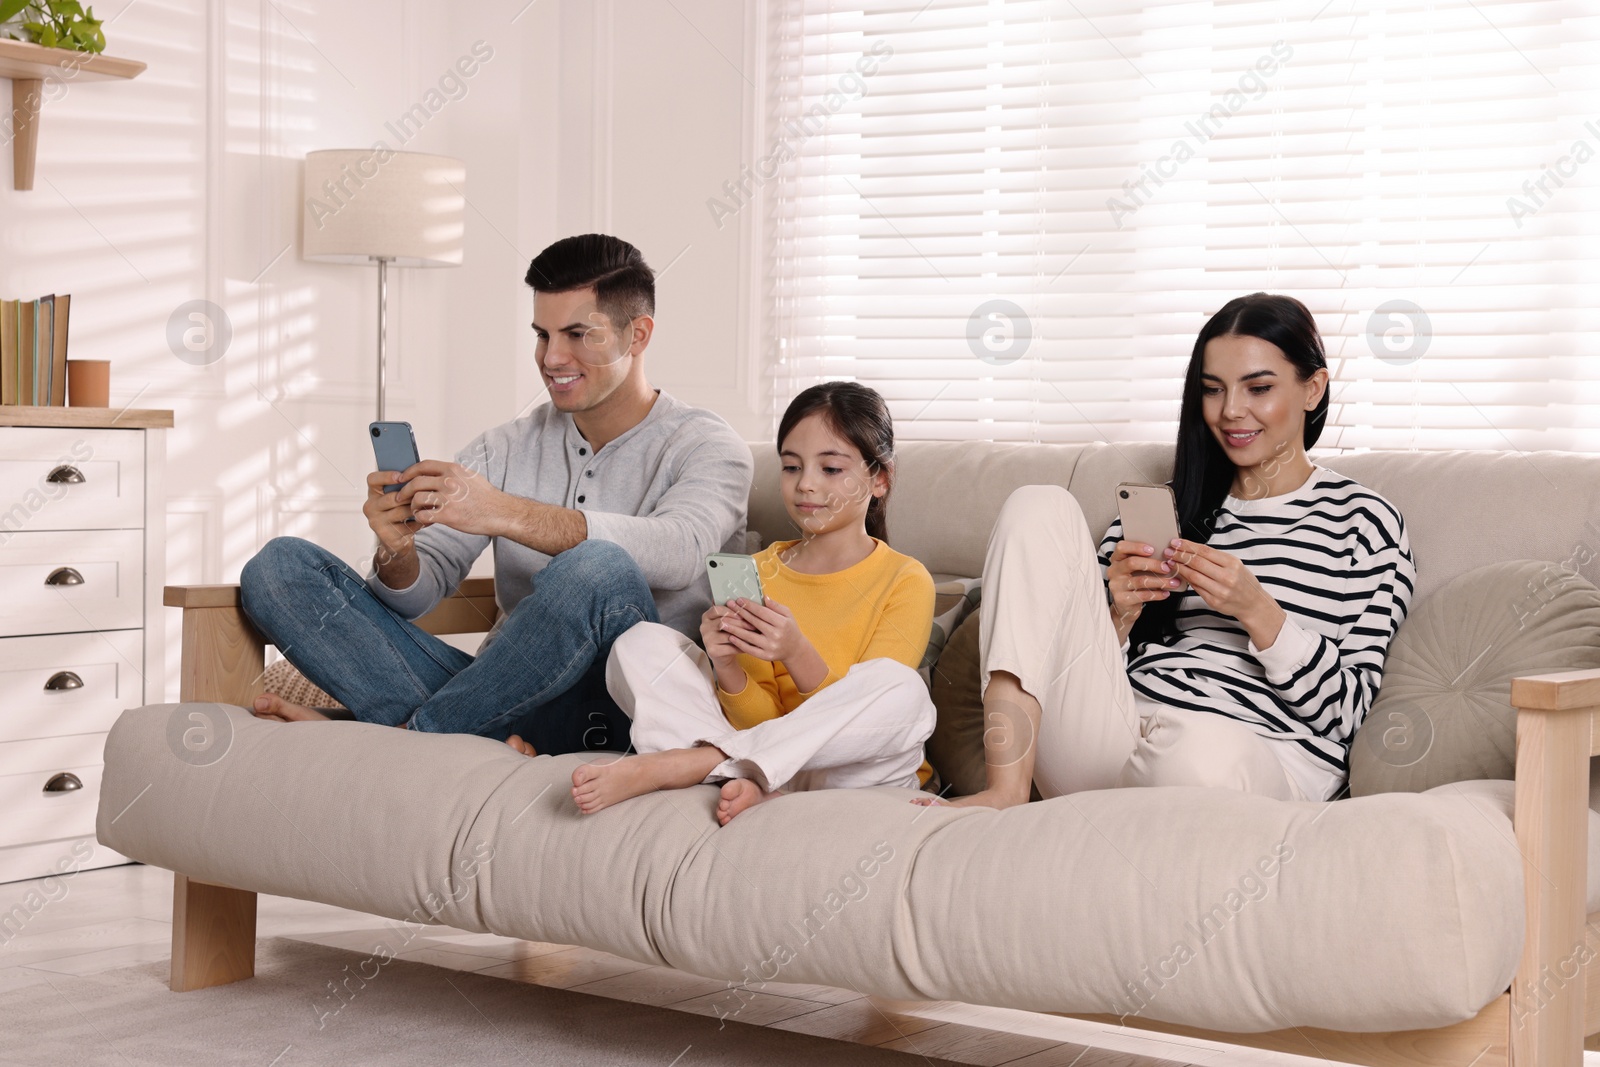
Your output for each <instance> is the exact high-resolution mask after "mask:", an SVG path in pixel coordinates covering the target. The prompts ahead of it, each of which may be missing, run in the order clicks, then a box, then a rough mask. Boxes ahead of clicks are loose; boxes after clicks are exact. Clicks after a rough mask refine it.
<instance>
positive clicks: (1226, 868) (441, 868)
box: [97, 704, 1522, 1031]
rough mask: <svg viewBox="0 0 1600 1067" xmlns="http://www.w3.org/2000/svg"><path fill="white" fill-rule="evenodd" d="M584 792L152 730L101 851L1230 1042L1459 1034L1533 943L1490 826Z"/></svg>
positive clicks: (377, 739) (144, 722)
mask: <svg viewBox="0 0 1600 1067" xmlns="http://www.w3.org/2000/svg"><path fill="white" fill-rule="evenodd" d="M194 715H200V716H201V717H202V719H205V720H206V721H207V722H210V723H213V724H214V727H213V728H214V730H215V732H216V736H217V737H218V738H219V741H218V744H217V746H216V748H215V749H214V750H213V751H211V752H208V753H207V755H206V757H205V758H204V759H195V758H192V756H191V757H190V758H185V757H184V755H182V749H181V741H180V740H178V739H181V738H182V737H183V736H184V730H185V729H186V728H189V727H190V726H191V725H192V724H193V722H194V720H193V719H192V718H191V716H194ZM224 735H225V736H224ZM580 762H581V757H578V756H559V757H540V758H537V759H527V758H524V757H522V756H519V755H517V754H515V753H513V752H512V751H511V750H510V749H508V748H507V747H506V746H504V745H500V744H496V743H494V742H492V741H488V740H485V739H482V738H475V737H461V736H455V737H449V736H437V735H425V734H415V733H411V732H409V731H403V730H394V729H388V728H384V727H379V726H372V725H368V724H363V723H352V722H346V723H337V722H336V723H325V724H324V723H319V724H315V725H307V724H283V723H270V722H266V721H263V720H259V719H256V718H254V717H253V716H251V715H250V714H249V713H247V712H246V711H244V710H243V709H240V708H229V707H224V706H222V705H216V704H209V705H207V704H186V705H151V706H147V707H143V708H135V709H131V710H129V711H127V712H125V713H124V714H123V715H122V717H121V718H120V719H119V720H118V721H117V723H116V725H115V726H114V727H113V729H112V731H111V733H110V734H109V736H108V739H107V742H106V760H105V764H106V767H105V777H104V784H103V786H102V791H101V797H100V816H99V822H98V827H97V828H98V832H99V836H100V840H101V841H102V842H103V843H104V844H106V845H107V846H109V847H111V848H114V849H117V850H118V851H120V852H123V853H125V854H126V855H129V856H132V857H134V858H136V859H139V860H143V861H145V862H147V863H153V864H156V865H159V866H163V867H167V868H170V869H173V870H179V871H183V872H184V873H186V874H188V875H191V876H193V877H196V878H200V879H202V880H205V881H215V882H221V883H223V884H228V885H234V886H238V887H241V888H245V889H251V890H257V891H262V892H268V893H280V894H285V895H288V896H294V897H302V898H306V899H312V900H321V901H326V902H328V903H331V904H336V905H340V906H343V907H349V908H354V909H358V910H361V911H370V912H375V913H377V914H380V915H386V916H390V917H393V918H413V919H422V920H427V919H436V920H438V921H441V922H446V923H450V924H452V925H457V926H461V927H465V928H467V929H470V930H493V931H495V932H497V933H501V934H506V935H510V936H514V937H523V938H530V939H536V940H543V941H555V942H561V943H567V944H578V945H587V946H590V947H592V948H596V949H602V950H606V951H610V952H615V953H617V954H619V955H623V956H626V957H629V958H631V959H636V960H639V961H641V962H645V963H665V964H669V965H671V966H674V967H678V968H682V969H684V970H687V971H690V972H693V973H697V974H702V975H708V976H711V977H716V978H726V979H729V980H731V981H733V982H742V981H748V982H750V983H751V985H750V988H752V989H754V988H759V983H760V982H761V981H762V980H763V979H765V980H774V979H775V980H779V981H785V982H815V983H822V984H826V985H833V986H841V987H846V988H853V989H858V990H861V991H863V992H871V993H878V994H882V995H885V996H890V997H911V998H926V999H932V1000H959V1001H968V1002H972V1003H980V1004H1000V1005H1007V1006H1011V1007H1017V1008H1025V1009H1034V1010H1044V1011H1062V1012H1129V1011H1136V1010H1137V1011H1140V1012H1142V1013H1143V1014H1144V1015H1146V1016H1148V1017H1150V1018H1153V1019H1161V1020H1167V1021H1171V1022H1178V1023H1188V1024H1192V1025H1197V1026H1206V1027H1210V1028H1214V1029H1220V1030H1235V1031H1258V1030H1274V1029H1281V1028H1284V1027H1287V1026H1320V1027H1330V1028H1347V1029H1359V1030H1394V1029H1408V1028H1416V1027H1432V1026H1439V1025H1444V1024H1448V1023H1452V1022H1456V1021H1458V1020H1461V1019H1465V1018H1468V1017H1470V1016H1472V1015H1473V1014H1474V1013H1476V1011H1477V1010H1478V1009H1479V1008H1481V1007H1482V1006H1483V1005H1484V1004H1486V1003H1488V1002H1489V1001H1490V1000H1491V999H1493V998H1494V997H1496V996H1498V995H1499V994H1500V993H1502V992H1503V991H1504V990H1505V988H1506V986H1507V984H1508V983H1509V981H1510V979H1511V976H1512V973H1513V971H1514V970H1515V968H1516V965H1517V961H1518V958H1519V953H1520V948H1521V944H1522V867H1521V859H1520V857H1519V855H1518V853H1517V849H1516V845H1515V842H1514V840H1513V838H1512V834H1511V830H1510V824H1509V823H1508V822H1507V820H1506V817H1505V815H1504V814H1503V812H1502V810H1501V809H1500V808H1499V807H1497V806H1496V805H1495V804H1494V803H1492V802H1490V801H1489V800H1487V799H1485V798H1484V797H1481V796H1473V795H1459V794H1451V795H1440V794H1438V793H1427V794H1418V793H1386V794H1382V795H1378V796H1372V797H1363V798H1359V799H1355V800H1350V801H1345V802H1342V803H1338V804H1331V805H1318V804H1295V803H1286V802H1282V801H1276V800H1271V799H1268V798H1265V797H1258V796H1250V795H1246V794H1242V793H1235V792H1231V791H1228V790H1221V789H1126V790H1108V791H1103V792H1093V793H1080V794H1075V795H1072V796H1065V797H1059V798H1056V799H1053V800H1049V801H1044V802H1041V803H1037V804H1029V805H1025V806H1023V807H1020V808H1012V809H1009V810H1007V811H992V810H983V809H954V808H918V807H914V806H913V805H911V804H910V803H908V797H907V794H906V792H905V791H902V790H893V789H878V790H834V791H823V792H817V793H802V794H798V795H795V796H790V797H784V798H781V799H779V800H776V801H774V802H772V803H769V804H763V805H760V806H759V807H757V808H755V809H754V810H752V811H750V812H749V813H747V814H745V815H743V816H741V817H740V818H739V819H737V820H735V821H734V822H733V823H732V824H731V825H729V826H728V827H725V828H718V826H717V824H716V821H715V819H714V818H713V811H714V808H715V804H716V799H717V791H716V789H714V788H712V787H709V786H699V787H696V788H693V789H688V790H675V791H671V792H666V793H656V794H652V795H649V796H645V797H641V798H638V799H636V800H633V801H629V802H628V803H626V804H623V805H619V806H617V807H615V808H611V809H608V810H606V811H602V812H600V813H599V814H597V815H594V816H582V815H580V814H579V813H578V812H577V810H576V808H575V807H574V806H573V804H572V800H571V795H570V792H569V788H570V780H571V774H572V771H573V769H574V768H575V767H576V766H578V765H579V763H580ZM424 785H425V788H423V786H424ZM1374 840H1381V841H1383V843H1384V847H1383V848H1381V849H1375V848H1373V847H1372V842H1373V841H1374ZM1150 975H1156V976H1157V978H1158V979H1159V986H1153V985H1150V984H1149V983H1150V982H1151V979H1150V977H1149V976H1150ZM1140 983H1146V984H1145V989H1146V991H1147V992H1146V993H1139V992H1138V990H1139V988H1140ZM738 996H739V993H738V991H737V990H730V998H733V999H730V1001H729V1006H730V1010H731V1009H732V1008H733V1007H737V1004H738V999H737V998H738Z"/></svg>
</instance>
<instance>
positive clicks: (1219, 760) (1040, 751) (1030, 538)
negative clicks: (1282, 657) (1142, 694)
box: [978, 485, 1304, 800]
mask: <svg viewBox="0 0 1600 1067" xmlns="http://www.w3.org/2000/svg"><path fill="white" fill-rule="evenodd" d="M1097 543H1098V538H1096V537H1092V536H1091V534H1090V532H1089V527H1088V524H1087V523H1086V522H1085V521H1084V518H1083V511H1082V509H1081V508H1079V506H1078V502H1077V501H1076V500H1075V499H1073V496H1072V494H1071V493H1069V492H1067V491H1066V490H1065V489H1062V488H1060V487H1059V486H1054V485H1028V486H1023V487H1022V488H1020V489H1018V490H1016V491H1015V492H1014V493H1012V494H1011V496H1010V497H1009V498H1007V500H1006V502H1005V505H1004V506H1003V507H1002V508H1001V509H1000V516H999V518H998V519H997V520H996V522H995V527H994V533H993V534H991V535H990V538H989V549H988V554H987V556H986V557H985V559H984V563H983V600H982V603H981V605H980V609H979V610H980V621H979V653H978V669H979V672H980V678H981V680H982V681H981V684H982V688H983V691H984V692H985V693H987V691H988V688H989V678H990V675H991V674H992V673H993V672H995V671H1007V672H1009V673H1011V674H1013V675H1015V676H1016V677H1017V679H1018V681H1019V682H1020V683H1021V685H1022V688H1023V690H1024V691H1025V692H1027V693H1029V694H1030V695H1032V696H1033V697H1034V698H1035V699H1037V700H1038V701H1039V705H1040V707H1041V709H1042V711H1043V715H1042V718H1041V720H1040V725H1039V733H1038V736H1037V737H1031V736H1028V735H1029V733H1030V728H1029V726H1028V720H1027V717H1026V715H1025V714H1024V713H1023V712H1022V709H1020V708H1004V707H989V706H987V705H986V708H985V711H986V713H987V720H988V723H989V729H988V730H987V731H986V733H987V735H988V736H989V738H990V742H991V745H992V747H994V748H996V749H997V750H998V751H997V752H994V753H991V755H990V761H991V762H993V761H994V759H995V757H996V755H998V756H999V757H1000V758H1001V759H1012V758H1021V756H1022V755H1023V754H1024V753H1025V752H1026V750H1027V748H1028V746H1030V745H1031V746H1032V747H1033V749H1034V751H1035V753H1036V755H1035V760H1034V771H1033V779H1034V782H1035V784H1037V785H1038V787H1039V793H1040V795H1042V796H1045V797H1053V796H1060V795H1062V794H1065V793H1076V792H1079V791H1081V790H1085V789H1110V788H1113V787H1117V786H1138V785H1202V786H1224V787H1227V788H1232V789H1239V790H1242V791H1244V792H1249V793H1262V794H1265V795H1267V796H1272V797H1277V798H1279V799H1282V800H1302V799H1304V797H1303V796H1302V795H1301V793H1300V790H1299V789H1298V788H1297V787H1295V786H1294V785H1293V784H1292V783H1291V781H1290V780H1289V777H1288V775H1286V774H1285V773H1284V770H1283V765H1282V764H1281V763H1280V762H1279V761H1278V758H1277V756H1275V755H1274V754H1273V751H1272V749H1271V747H1270V746H1271V745H1272V744H1274V742H1272V741H1269V740H1267V739H1265V738H1263V737H1261V736H1260V735H1259V734H1257V733H1256V732H1255V731H1253V730H1251V729H1250V728H1249V727H1248V726H1245V725H1243V724H1241V723H1239V722H1236V721H1234V720H1232V719H1228V718H1225V717H1223V716H1221V715H1213V714H1209V713H1207V712H1199V711H1190V710H1188V709H1184V708H1175V707H1171V706H1170V705H1166V704H1161V703H1159V702H1156V701H1144V700H1135V694H1134V691H1133V687H1132V686H1131V685H1130V684H1129V682H1128V673H1127V668H1126V662H1125V656H1124V654H1123V652H1122V650H1121V647H1120V644H1119V642H1118V640H1117V633H1116V628H1115V626H1113V625H1112V622H1111V612H1110V609H1109V608H1108V607H1107V605H1106V595H1105V584H1104V581H1103V578H1102V575H1101V569H1100V562H1099V560H1098V559H1097V558H1096V555H1095V552H1096V545H1097ZM997 741H998V744H996V742H997Z"/></svg>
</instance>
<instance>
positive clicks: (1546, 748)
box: [1508, 699, 1592, 1067]
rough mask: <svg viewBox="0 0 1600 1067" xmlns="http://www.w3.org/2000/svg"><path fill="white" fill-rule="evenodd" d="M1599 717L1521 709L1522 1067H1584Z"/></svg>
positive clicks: (1516, 1058)
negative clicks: (1593, 764)
mask: <svg viewBox="0 0 1600 1067" xmlns="http://www.w3.org/2000/svg"><path fill="white" fill-rule="evenodd" d="M1516 702H1517V701H1516V700H1515V699H1514V700H1513V703H1516ZM1591 710H1592V709H1583V708H1577V709H1574V708H1562V709H1560V710H1556V709H1549V710H1539V709H1534V708H1529V707H1526V706H1519V708H1518V714H1517V785H1516V816H1515V821H1516V834H1517V847H1518V849H1519V850H1520V851H1521V852H1522V869H1523V886H1524V895H1525V909H1526V929H1525V934H1524V939H1523V946H1522V961H1521V963H1520V964H1519V965H1518V967H1517V975H1516V978H1515V979H1513V981H1512V983H1511V1012H1510V1019H1509V1023H1510V1031H1511V1032H1510V1034H1509V1035H1508V1036H1509V1039H1510V1041H1509V1043H1510V1049H1511V1063H1512V1064H1514V1065H1515V1067H1579V1065H1580V1064H1581V1063H1582V1062H1583V1033H1584V999H1585V997H1584V993H1585V990H1584V976H1583V971H1584V966H1583V965H1584V964H1585V963H1587V962H1588V957H1589V956H1590V954H1591V952H1592V950H1591V949H1590V948H1589V947H1588V943H1587V931H1586V928H1585V915H1584V911H1585V907H1584V902H1585V883H1586V881H1587V866H1588V862H1587V851H1588V816H1589V752H1590V731H1591V725H1590V720H1591V715H1590V711H1591Z"/></svg>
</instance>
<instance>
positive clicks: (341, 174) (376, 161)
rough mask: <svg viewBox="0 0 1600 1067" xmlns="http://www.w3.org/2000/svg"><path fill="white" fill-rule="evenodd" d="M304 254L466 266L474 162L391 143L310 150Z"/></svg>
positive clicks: (343, 260) (402, 263) (403, 264)
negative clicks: (467, 187)
mask: <svg viewBox="0 0 1600 1067" xmlns="http://www.w3.org/2000/svg"><path fill="white" fill-rule="evenodd" d="M305 179H306V185H305V211H304V212H303V214H302V224H303V225H302V234H301V237H302V241H301V251H300V254H301V256H302V257H303V258H305V259H309V260H317V261H320V262H325V263H369V262H371V261H372V260H373V259H375V258H378V259H388V260H391V261H393V262H394V264H395V265H396V266H400V267H459V266H460V265H461V258H462V246H463V244H464V239H465V235H466V198H465V197H464V196H463V195H462V192H461V190H462V187H463V186H464V184H465V182H466V166H465V164H463V163H462V162H461V161H460V160H459V159H451V158H450V157H448V156H430V155H425V154H423V153H421V152H394V151H391V150H390V149H388V148H383V147H374V148H356V149H344V148H337V149H329V150H327V151H322V152H308V153H306V168H305Z"/></svg>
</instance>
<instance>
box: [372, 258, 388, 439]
mask: <svg viewBox="0 0 1600 1067" xmlns="http://www.w3.org/2000/svg"><path fill="white" fill-rule="evenodd" d="M372 258H373V259H375V260H377V262H378V421H379V422H382V421H383V389H384V385H383V368H384V344H385V342H386V341H387V340H388V336H389V260H390V259H391V258H392V257H390V256H373V257H372Z"/></svg>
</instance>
